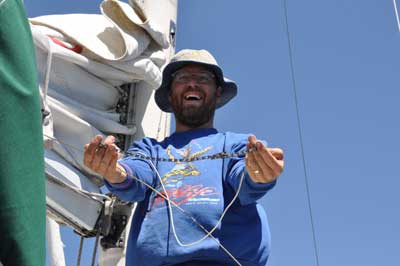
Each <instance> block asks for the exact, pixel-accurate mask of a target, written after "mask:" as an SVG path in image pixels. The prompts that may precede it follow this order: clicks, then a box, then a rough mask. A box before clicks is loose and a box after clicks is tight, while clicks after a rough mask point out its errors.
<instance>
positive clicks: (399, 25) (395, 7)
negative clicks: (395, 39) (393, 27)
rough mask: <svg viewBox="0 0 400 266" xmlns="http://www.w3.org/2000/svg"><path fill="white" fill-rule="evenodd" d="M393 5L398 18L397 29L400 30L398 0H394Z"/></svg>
mask: <svg viewBox="0 0 400 266" xmlns="http://www.w3.org/2000/svg"><path fill="white" fill-rule="evenodd" d="M393 6H394V12H395V14H396V20H397V29H398V30H399V32H400V19H399V12H397V3H396V0H393Z"/></svg>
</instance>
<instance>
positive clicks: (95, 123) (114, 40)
mask: <svg viewBox="0 0 400 266" xmlns="http://www.w3.org/2000/svg"><path fill="white" fill-rule="evenodd" d="M100 11H101V14H64V15H48V16H41V17H36V18H31V19H30V23H31V29H32V34H33V39H34V42H35V47H36V54H37V65H38V74H39V81H40V86H39V87H40V90H41V95H42V108H43V110H45V116H44V123H43V125H44V139H45V141H46V143H47V144H46V146H47V147H48V148H51V149H52V152H51V153H46V156H47V157H48V156H49V155H50V154H53V152H55V153H56V154H57V156H53V155H52V156H51V158H46V167H47V168H48V169H49V170H50V169H53V170H52V171H54V168H55V167H57V164H56V163H52V164H51V165H50V164H49V163H50V162H54V161H55V160H59V161H60V163H61V164H60V167H61V165H62V164H65V163H68V164H69V165H71V166H72V167H74V168H76V169H78V170H79V171H80V172H82V173H83V174H85V175H87V174H89V175H91V176H93V175H94V173H92V172H91V171H90V170H89V169H87V168H86V167H85V166H84V165H83V146H84V145H85V144H86V143H88V142H89V141H90V139H91V138H93V137H94V136H95V135H97V134H103V135H107V134H110V133H115V134H124V135H133V134H135V131H136V128H135V127H134V126H127V125H124V124H122V123H121V122H120V116H121V114H120V113H118V110H117V104H118V103H119V101H120V100H121V95H122V92H121V88H120V86H121V85H123V84H129V83H134V82H138V81H144V82H145V83H146V84H147V86H145V87H146V88H150V89H157V88H158V87H159V85H160V83H161V70H160V69H161V67H162V66H163V65H164V64H165V62H166V58H167V57H168V56H167V55H166V53H165V51H168V50H167V48H168V47H169V41H168V38H167V37H168V36H167V35H166V34H165V33H163V32H162V31H161V30H159V27H158V26H157V25H156V23H155V22H154V21H152V20H150V19H148V18H146V17H145V16H144V13H142V12H140V10H138V9H136V10H135V9H133V8H132V7H131V6H130V5H129V4H127V3H124V2H120V1H117V0H105V1H103V2H102V3H101V5H100ZM141 87H143V86H141ZM57 173H58V176H59V175H62V173H65V174H66V175H68V171H63V170H62V169H59V171H58V172H57ZM78 176H79V178H85V177H84V175H78ZM76 177H77V175H74V177H73V178H76ZM66 178H67V179H68V176H66ZM85 182H86V181H85ZM85 182H76V181H74V182H72V183H71V184H72V185H74V186H78V187H79V188H82V187H81V186H80V185H79V184H83V183H85ZM89 188H90V189H92V190H93V187H91V186H86V187H85V189H89ZM94 190H95V191H92V192H98V189H96V188H94Z"/></svg>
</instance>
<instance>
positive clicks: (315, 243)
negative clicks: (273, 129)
mask: <svg viewBox="0 0 400 266" xmlns="http://www.w3.org/2000/svg"><path fill="white" fill-rule="evenodd" d="M283 6H284V11H285V12H284V13H285V25H286V36H287V42H288V50H289V59H290V71H291V79H292V85H293V95H294V102H295V105H296V116H297V128H298V133H299V141H300V148H301V158H302V161H303V171H304V179H305V185H306V192H307V202H308V212H309V215H310V223H311V230H312V236H313V244H314V253H315V261H316V264H317V266H319V257H318V249H317V240H316V233H315V226H314V219H313V212H312V207H311V196H310V188H309V181H308V174H307V168H306V159H305V155H304V144H303V134H302V129H301V120H300V112H299V103H298V97H297V86H296V78H295V71H294V62H293V61H294V60H293V54H292V44H291V37H290V36H291V35H290V31H289V22H288V14H287V13H288V12H287V0H283Z"/></svg>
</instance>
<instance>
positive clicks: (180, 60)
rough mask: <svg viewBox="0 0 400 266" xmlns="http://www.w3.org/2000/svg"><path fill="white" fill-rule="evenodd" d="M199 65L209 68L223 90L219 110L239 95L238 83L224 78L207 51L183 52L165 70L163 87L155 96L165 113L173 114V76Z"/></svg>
mask: <svg viewBox="0 0 400 266" xmlns="http://www.w3.org/2000/svg"><path fill="white" fill-rule="evenodd" d="M191 64H197V65H202V66H205V67H206V68H208V69H209V70H210V71H211V72H213V73H214V74H215V76H216V80H217V84H218V85H219V86H220V87H221V88H222V94H221V98H220V101H219V102H218V103H217V108H220V107H222V106H224V105H225V104H226V103H227V102H229V101H230V100H231V99H232V98H233V97H235V96H236V94H237V86H236V83H235V82H234V81H232V80H230V79H228V78H225V77H224V74H223V73H222V69H221V68H220V67H219V66H218V63H217V61H216V60H215V58H214V57H213V56H212V55H211V54H210V53H209V52H208V51H206V50H189V49H185V50H181V51H179V52H178V53H176V54H175V55H174V56H173V57H172V59H171V62H170V63H169V64H168V65H167V66H166V67H165V68H164V70H163V79H162V83H161V86H160V87H159V88H158V90H157V91H156V93H155V94H154V99H155V101H156V103H157V105H158V107H160V109H161V110H163V111H164V112H169V113H172V107H171V104H170V102H169V100H168V95H169V90H170V86H171V82H172V74H174V73H175V72H176V71H177V70H179V69H180V68H182V67H184V66H185V65H191Z"/></svg>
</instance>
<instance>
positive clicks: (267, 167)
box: [246, 136, 284, 183]
mask: <svg viewBox="0 0 400 266" xmlns="http://www.w3.org/2000/svg"><path fill="white" fill-rule="evenodd" d="M248 141H249V142H248V144H247V148H248V150H250V152H249V153H248V155H247V156H246V168H247V171H248V173H249V175H250V177H251V178H252V179H253V181H255V182H259V183H267V182H271V181H274V180H275V179H276V178H277V177H278V176H279V175H280V174H281V173H282V171H283V167H284V161H283V151H282V150H281V149H279V148H267V147H265V145H264V144H263V143H262V142H261V141H258V140H257V138H256V137H255V136H250V137H249V138H248Z"/></svg>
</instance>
